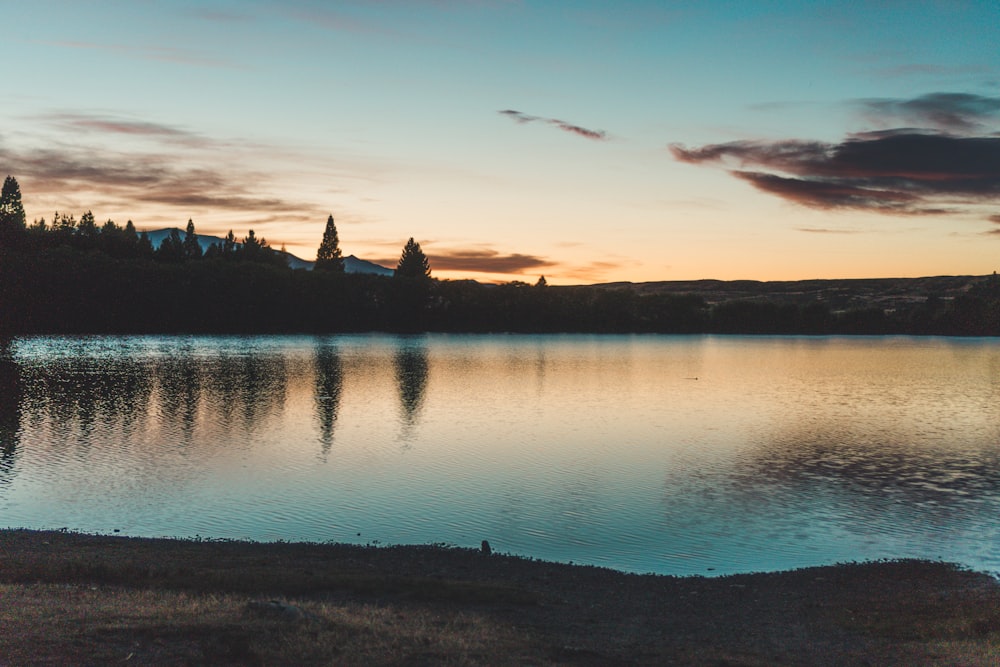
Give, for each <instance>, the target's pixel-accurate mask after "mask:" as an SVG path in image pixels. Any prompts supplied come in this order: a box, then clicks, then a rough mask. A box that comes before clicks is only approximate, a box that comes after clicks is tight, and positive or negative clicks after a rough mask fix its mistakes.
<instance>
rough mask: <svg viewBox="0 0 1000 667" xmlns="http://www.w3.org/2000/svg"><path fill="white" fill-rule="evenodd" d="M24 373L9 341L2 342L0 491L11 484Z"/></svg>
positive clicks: (19, 429)
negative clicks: (22, 374)
mask: <svg viewBox="0 0 1000 667" xmlns="http://www.w3.org/2000/svg"><path fill="white" fill-rule="evenodd" d="M23 391H24V389H23V386H22V382H21V369H20V367H19V366H18V364H17V361H15V359H14V355H13V349H12V345H11V342H10V341H7V340H0V489H2V488H3V487H4V486H5V485H7V484H9V483H10V480H11V478H13V476H14V464H15V463H16V461H17V452H18V444H19V436H20V431H21V396H22V394H23Z"/></svg>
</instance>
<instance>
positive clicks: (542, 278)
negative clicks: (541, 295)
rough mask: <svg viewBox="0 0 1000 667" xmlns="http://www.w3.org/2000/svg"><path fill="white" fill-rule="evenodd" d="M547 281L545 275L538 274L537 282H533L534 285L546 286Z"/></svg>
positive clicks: (547, 284)
mask: <svg viewBox="0 0 1000 667" xmlns="http://www.w3.org/2000/svg"><path fill="white" fill-rule="evenodd" d="M548 286H549V281H547V280H546V279H545V276H538V282H536V283H535V287H548Z"/></svg>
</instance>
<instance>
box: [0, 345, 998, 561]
mask: <svg viewBox="0 0 1000 667" xmlns="http://www.w3.org/2000/svg"><path fill="white" fill-rule="evenodd" d="M0 389H2V390H3V393H2V395H0V515H2V516H3V517H4V518H5V521H4V522H3V523H4V524H6V525H11V526H30V527H47V528H58V527H63V526H66V527H70V528H74V529H79V530H92V531H102V532H104V531H110V530H112V529H116V528H117V529H120V530H121V531H122V532H124V533H128V534H137V535H179V536H193V535H196V534H197V535H202V536H211V537H232V538H254V539H265V540H268V539H289V540H296V539H306V540H317V541H325V540H334V541H353V542H369V541H378V542H379V543H429V542H447V543H452V544H459V545H463V546H475V545H478V544H479V541H480V540H482V539H489V540H490V542H491V544H493V545H494V547H495V548H497V549H499V550H500V551H511V552H514V553H519V554H524V555H530V556H536V557H540V558H548V559H558V560H567V561H569V560H572V561H574V562H585V563H594V564H601V565H609V566H613V567H619V568H623V569H629V570H635V571H657V572H666V573H678V574H686V573H707V572H715V573H724V572H735V571H747V570H763V569H781V568H787V567H795V566H801V565H810V564H819V563H829V562H834V561H841V560H852V559H865V558H883V557H909V556H918V557H929V558H938V557H941V558H944V559H946V560H956V561H960V562H963V563H966V564H968V565H971V566H973V567H977V568H986V569H992V570H1000V550H998V547H997V544H998V543H1000V534H998V529H997V528H996V527H995V526H994V524H995V523H996V522H995V517H996V516H998V510H1000V465H998V464H1000V405H998V401H997V399H998V397H1000V396H998V394H1000V343H997V342H996V341H993V340H945V339H907V338H887V339H882V338H856V339H827V338H812V339H807V338H744V337H653V336H649V337H644V336H621V337H618V336H607V337H593V336H548V337H544V336H445V335H441V336H407V337H392V336H383V335H357V336H322V337H287V338H283V337H246V338H243V337H220V338H211V337H130V338H124V339H118V338H110V337H96V338H33V339H25V340H19V341H16V342H15V343H14V344H13V345H10V346H8V347H7V348H5V350H4V351H0ZM359 533H360V536H359ZM709 568H712V569H711V570H710V569H709Z"/></svg>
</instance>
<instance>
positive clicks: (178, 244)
mask: <svg viewBox="0 0 1000 667" xmlns="http://www.w3.org/2000/svg"><path fill="white" fill-rule="evenodd" d="M156 258H157V259H158V260H160V261H162V262H179V261H181V260H182V259H184V242H183V241H182V240H181V232H180V230H179V229H177V228H176V227H174V228H173V229H171V230H170V233H169V234H168V235H167V236H165V237H164V238H163V240H162V241H160V247H159V248H157V249H156Z"/></svg>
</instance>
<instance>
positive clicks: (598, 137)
mask: <svg viewBox="0 0 1000 667" xmlns="http://www.w3.org/2000/svg"><path fill="white" fill-rule="evenodd" d="M497 113H499V114H502V115H504V116H507V117H508V118H510V119H512V120H514V121H516V122H518V123H534V122H539V123H545V124H547V125H552V126H555V127H558V128H559V129H560V130H563V131H564V132H570V133H572V134H575V135H577V136H580V137H583V138H584V139H591V140H593V141H604V140H605V139H607V138H608V135H607V133H606V132H605V131H604V130H589V129H587V128H585V127H580V126H579V125H573V124H572V123H567V122H566V121H564V120H559V119H557V118H544V117H542V116H531V115H529V114H526V113H523V112H521V111H515V110H514V109H504V110H503V111H498V112H497Z"/></svg>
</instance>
